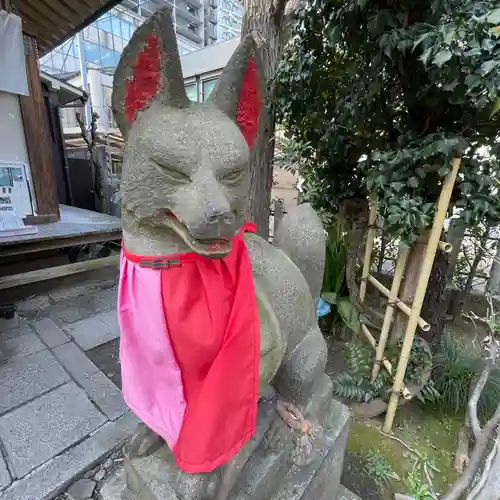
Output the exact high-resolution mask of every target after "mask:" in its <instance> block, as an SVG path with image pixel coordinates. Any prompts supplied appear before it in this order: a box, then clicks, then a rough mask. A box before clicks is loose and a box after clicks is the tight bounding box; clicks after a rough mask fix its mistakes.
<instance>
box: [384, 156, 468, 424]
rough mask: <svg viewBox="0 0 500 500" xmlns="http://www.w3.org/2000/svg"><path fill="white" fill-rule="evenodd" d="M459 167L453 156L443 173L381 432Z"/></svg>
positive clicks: (390, 417)
mask: <svg viewBox="0 0 500 500" xmlns="http://www.w3.org/2000/svg"><path fill="white" fill-rule="evenodd" d="M459 168H460V158H454V159H453V160H452V163H451V171H450V173H449V174H448V175H447V176H446V179H445V180H444V182H443V187H442V189H441V194H440V195H439V201H438V204H437V210H436V215H435V217H434V222H433V224H432V229H431V234H430V237H429V242H428V243H427V248H426V249H425V255H424V260H423V262H422V269H421V271H420V276H419V278H418V283H417V289H416V291H415V298H414V299H413V305H412V308H411V314H410V318H409V319H408V326H407V327H406V334H405V338H404V341H403V347H402V349H401V356H400V357H399V363H398V368H397V370H396V376H395V377H394V384H393V386H392V394H391V397H390V399H389V406H388V407H387V414H386V416H385V422H384V427H383V429H384V432H391V429H392V423H393V422H394V416H395V414H396V409H397V406H398V399H399V394H400V392H401V386H402V385H403V380H404V376H405V373H406V368H407V366H408V361H409V358H410V351H411V347H412V345H413V339H414V337H415V330H416V329H417V325H418V318H419V315H420V311H421V309H422V304H423V303H424V297H425V291H426V289H427V284H428V283H429V277H430V275H431V271H432V265H433V263H434V257H435V255H436V251H437V248H438V245H439V238H440V236H441V231H442V229H443V223H444V220H445V218H446V212H447V210H448V206H449V204H450V198H451V193H452V192H453V186H454V185H455V180H456V178H457V173H458V169H459Z"/></svg>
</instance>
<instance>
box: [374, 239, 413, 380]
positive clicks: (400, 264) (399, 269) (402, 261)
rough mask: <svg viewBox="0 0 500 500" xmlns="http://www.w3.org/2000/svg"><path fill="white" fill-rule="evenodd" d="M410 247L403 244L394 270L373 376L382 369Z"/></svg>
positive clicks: (376, 351)
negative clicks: (381, 364) (381, 365)
mask: <svg viewBox="0 0 500 500" xmlns="http://www.w3.org/2000/svg"><path fill="white" fill-rule="evenodd" d="M409 251H410V249H409V247H407V246H401V247H400V249H399V255H398V260H397V262H396V269H395V271H394V279H393V280H392V286H391V293H390V295H389V304H388V305H387V309H386V310H385V315H384V322H383V324H382V330H381V332H380V338H379V341H378V344H377V348H376V350H375V363H374V365H373V370H372V378H375V377H376V376H377V375H378V373H379V371H380V363H381V362H382V360H383V359H384V352H385V346H386V345H387V339H388V338H389V331H390V329H391V324H392V316H393V315H394V307H395V305H396V303H397V302H398V301H399V299H398V293H399V287H400V286H401V281H402V280H403V274H404V270H405V267H406V261H407V259H408V254H409Z"/></svg>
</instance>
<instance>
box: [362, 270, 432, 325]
mask: <svg viewBox="0 0 500 500" xmlns="http://www.w3.org/2000/svg"><path fill="white" fill-rule="evenodd" d="M368 281H369V282H370V283H371V284H372V285H373V286H374V287H375V288H376V289H377V290H379V292H380V293H382V294H383V295H385V296H386V297H387V298H388V299H390V297H391V291H390V290H389V289H388V288H386V287H385V286H384V285H382V283H380V281H379V280H377V279H376V278H374V277H373V276H372V275H371V274H369V275H368ZM394 305H395V306H396V307H397V308H398V309H399V310H400V311H402V312H404V313H405V314H406V315H407V316H410V314H411V309H410V308H409V307H408V306H407V305H406V304H405V303H404V302H402V301H401V300H399V298H397V297H396V299H395V302H394ZM418 326H420V328H421V329H422V330H423V331H424V332H428V331H429V330H430V329H431V325H429V323H427V321H425V320H424V319H423V318H420V317H419V318H418Z"/></svg>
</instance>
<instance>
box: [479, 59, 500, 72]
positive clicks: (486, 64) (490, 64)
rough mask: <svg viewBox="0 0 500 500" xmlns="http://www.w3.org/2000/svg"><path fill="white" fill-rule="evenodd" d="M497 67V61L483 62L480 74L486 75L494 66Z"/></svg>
mask: <svg viewBox="0 0 500 500" xmlns="http://www.w3.org/2000/svg"><path fill="white" fill-rule="evenodd" d="M497 65H498V62H497V61H484V63H483V64H481V68H480V70H481V72H482V73H483V75H487V74H488V73H489V72H490V71H491V70H492V69H493V68H494V67H495V66H497Z"/></svg>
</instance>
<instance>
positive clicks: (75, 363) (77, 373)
mask: <svg viewBox="0 0 500 500" xmlns="http://www.w3.org/2000/svg"><path fill="white" fill-rule="evenodd" d="M52 352H53V353H54V355H55V357H56V358H57V359H58V360H59V361H60V362H61V363H62V364H63V366H64V368H66V370H67V371H68V373H69V374H70V375H71V376H72V377H73V378H74V379H75V380H80V379H82V378H86V377H88V376H89V375H92V374H93V373H96V372H98V371H99V368H97V366H96V365H94V363H92V361H90V359H89V358H87V356H85V353H84V352H83V351H82V350H81V349H80V348H79V347H78V346H77V345H76V344H75V343H74V342H68V343H67V344H63V345H61V346H59V347H56V348H55V349H53V351H52Z"/></svg>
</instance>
